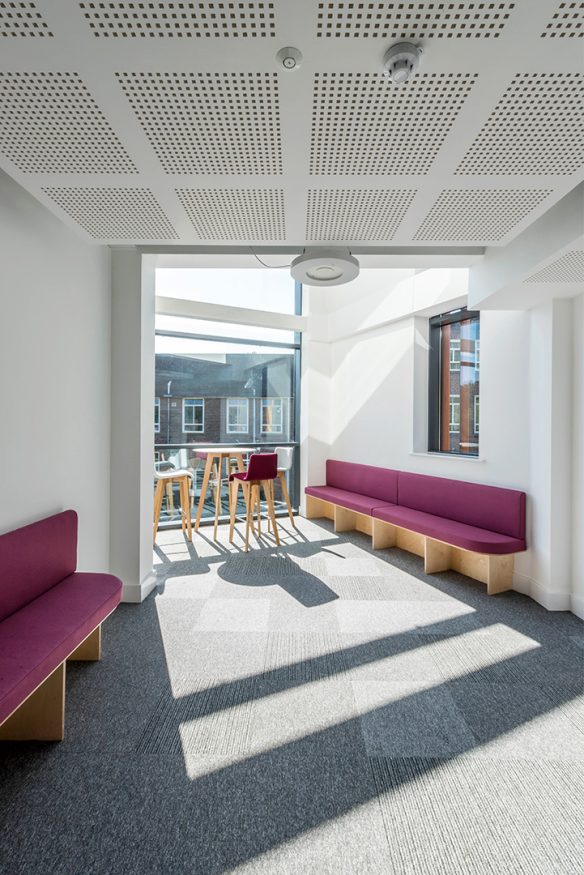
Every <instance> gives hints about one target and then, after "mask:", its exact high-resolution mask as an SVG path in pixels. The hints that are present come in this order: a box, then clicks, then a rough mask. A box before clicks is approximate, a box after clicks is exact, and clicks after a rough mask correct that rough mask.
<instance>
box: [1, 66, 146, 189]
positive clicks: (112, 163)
mask: <svg viewBox="0 0 584 875" xmlns="http://www.w3.org/2000/svg"><path fill="white" fill-rule="evenodd" d="M0 152H3V153H4V155H6V157H7V158H9V159H10V161H12V162H13V163H14V164H15V165H16V166H17V167H18V168H19V169H20V170H22V171H23V172H25V173H135V172H136V167H135V166H134V163H133V162H132V160H131V158H130V157H129V155H128V154H127V152H126V150H125V149H124V147H123V146H122V144H121V142H120V141H119V140H118V138H117V137H116V135H115V133H114V132H113V130H112V128H111V127H110V125H109V124H108V122H107V119H106V118H105V116H104V115H103V113H102V112H101V110H100V109H99V107H98V106H97V104H96V103H95V101H94V100H93V98H92V96H91V94H90V93H89V91H88V90H87V88H86V87H85V85H84V84H83V82H82V81H81V79H80V77H79V76H78V75H77V73H2V72H0Z"/></svg>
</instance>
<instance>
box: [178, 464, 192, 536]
mask: <svg viewBox="0 0 584 875" xmlns="http://www.w3.org/2000/svg"><path fill="white" fill-rule="evenodd" d="M180 508H181V516H182V518H183V520H184V523H185V527H186V530H187V538H188V539H189V541H192V540H193V524H192V521H191V503H190V501H189V478H188V477H182V478H181V502H180Z"/></svg>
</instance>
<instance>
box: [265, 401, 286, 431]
mask: <svg viewBox="0 0 584 875" xmlns="http://www.w3.org/2000/svg"><path fill="white" fill-rule="evenodd" d="M283 431H284V400H283V399H282V398H262V433H263V434H281V433H282V432H283Z"/></svg>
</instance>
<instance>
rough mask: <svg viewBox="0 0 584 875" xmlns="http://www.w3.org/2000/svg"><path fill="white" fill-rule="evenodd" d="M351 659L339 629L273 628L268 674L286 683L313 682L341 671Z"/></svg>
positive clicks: (268, 648)
mask: <svg viewBox="0 0 584 875" xmlns="http://www.w3.org/2000/svg"><path fill="white" fill-rule="evenodd" d="M346 670H347V661H346V659H345V653H344V650H343V645H342V643H341V638H340V636H339V635H338V633H335V632H270V633H269V635H268V640H267V645H266V657H265V662H264V675H265V677H266V679H269V680H278V681H280V682H281V683H282V685H290V684H301V683H309V682H310V681H313V680H317V679H318V678H322V677H328V676H337V675H341V674H342V673H343V672H345V671H346Z"/></svg>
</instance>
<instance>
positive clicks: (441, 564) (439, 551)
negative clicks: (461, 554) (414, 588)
mask: <svg viewBox="0 0 584 875" xmlns="http://www.w3.org/2000/svg"><path fill="white" fill-rule="evenodd" d="M450 553H451V548H450V545H449V544H444V543H443V542H442V541H435V540H434V538H428V537H426V538H424V571H425V572H426V574H436V573H437V572H438V571H448V569H449V568H451V567H452V566H451V564H450V563H451V556H450Z"/></svg>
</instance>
